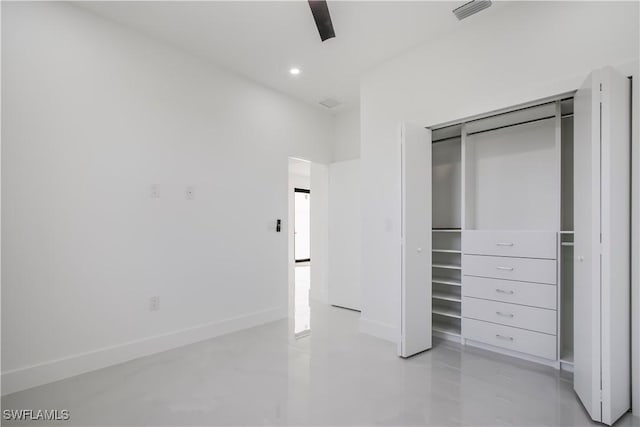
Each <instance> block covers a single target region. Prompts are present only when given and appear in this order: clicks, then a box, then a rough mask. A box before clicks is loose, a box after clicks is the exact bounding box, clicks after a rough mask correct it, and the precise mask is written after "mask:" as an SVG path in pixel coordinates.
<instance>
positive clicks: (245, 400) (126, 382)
mask: <svg viewBox="0 0 640 427" xmlns="http://www.w3.org/2000/svg"><path fill="white" fill-rule="evenodd" d="M312 316H313V325H314V326H313V331H312V333H311V335H310V336H307V337H304V338H300V339H294V338H292V331H290V330H289V326H288V322H287V321H286V320H283V321H278V322H274V323H270V324H267V325H264V326H260V327H256V328H252V329H248V330H245V331H241V332H237V333H233V334H229V335H226V336H222V337H218V338H214V339H211V340H208V341H204V342H201V343H197V344H193V345H189V346H186V347H182V348H179V349H175V350H171V351H167V352H164V353H160V354H156V355H153V356H149V357H145V358H142V359H138V360H134V361H131V362H127V363H124V364H121V365H117V366H113V367H109V368H105V369H102V370H99V371H95V372H91V373H88V374H84V375H80V376H77V377H74V378H70V379H66V380H62V381H58V382H56V383H52V384H48V385H44V386H41V387H37V388H33V389H30V390H26V391H23V392H19V393H14V394H11V395H8V396H5V397H3V398H2V407H3V409H17V408H32V409H45V408H46V409H55V408H58V409H69V410H70V412H71V421H70V423H68V422H60V423H59V424H62V425H69V424H71V425H112V426H113V425H123V426H124V425H323V426H324V425H438V426H445V425H446V426H449V425H451V426H455V425H473V426H497V425H526V426H573V425H589V424H590V422H589V420H588V419H587V417H586V414H585V412H584V410H583V409H582V407H581V405H580V404H579V403H578V401H577V400H576V398H575V396H574V394H573V391H572V388H571V378H570V377H566V376H562V375H560V374H559V373H558V372H557V371H555V370H553V369H550V368H546V367H541V366H538V365H535V364H531V363H527V362H523V361H519V360H514V359H510V358H507V357H503V356H499V355H496V354H494V353H489V352H485V351H482V350H478V349H473V348H461V347H460V346H459V345H457V344H453V343H447V342H437V343H436V345H435V347H434V348H433V349H432V350H430V351H428V352H425V353H422V354H420V355H418V356H415V357H413V358H411V359H408V360H402V359H400V358H398V357H396V355H395V346H394V345H393V344H391V343H388V342H386V341H382V340H379V339H376V338H373V337H370V336H367V335H363V334H360V333H358V332H357V322H358V317H359V313H357V312H353V311H348V310H344V309H339V308H334V307H327V306H322V305H312ZM37 425H45V424H44V423H37ZM594 425H595V424H594ZM616 425H619V426H625V427H626V426H640V421H639V419H638V418H637V417H633V416H631V415H627V416H625V417H624V418H623V419H622V420H621V421H620V422H619V423H618V424H616Z"/></svg>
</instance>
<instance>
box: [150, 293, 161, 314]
mask: <svg viewBox="0 0 640 427" xmlns="http://www.w3.org/2000/svg"><path fill="white" fill-rule="evenodd" d="M158 310H160V297H158V296H155V297H151V298H149V311H158Z"/></svg>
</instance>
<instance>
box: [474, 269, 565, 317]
mask: <svg viewBox="0 0 640 427" xmlns="http://www.w3.org/2000/svg"><path fill="white" fill-rule="evenodd" d="M462 295H464V296H468V297H474V298H484V299H490V300H495V301H502V302H509V303H513V304H522V305H528V306H532V307H540V308H548V309H551V310H556V309H557V307H558V306H557V298H558V293H557V288H556V287H555V286H553V285H543V284H540V283H527V282H515V281H513V280H501V279H490V278H486V277H474V276H463V277H462Z"/></svg>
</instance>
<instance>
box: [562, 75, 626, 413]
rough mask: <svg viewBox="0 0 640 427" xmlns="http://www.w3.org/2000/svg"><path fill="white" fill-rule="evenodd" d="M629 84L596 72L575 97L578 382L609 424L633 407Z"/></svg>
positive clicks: (584, 398) (587, 403)
mask: <svg viewBox="0 0 640 427" xmlns="http://www.w3.org/2000/svg"><path fill="white" fill-rule="evenodd" d="M628 84H629V83H628V81H627V79H626V78H625V77H623V76H621V75H619V74H617V73H616V72H615V71H614V70H612V69H610V68H607V69H604V70H598V71H594V72H593V73H592V74H591V75H590V76H589V77H588V78H587V80H586V81H585V82H584V84H583V85H582V87H581V88H580V89H579V90H578V91H577V92H576V95H575V98H574V231H575V243H574V245H575V250H574V253H575V259H574V389H575V391H576V393H577V394H578V397H579V398H580V400H581V402H582V404H583V405H584V407H585V408H586V410H587V412H588V413H589V415H590V416H591V418H592V419H593V420H595V421H599V422H603V423H605V424H609V425H610V424H612V423H613V422H615V420H616V419H617V418H619V417H620V416H621V415H622V414H623V413H624V412H626V410H627V409H628V408H629V388H630V383H629V376H630V373H629V326H630V325H629V321H630V320H629V311H628V310H629V303H628V301H629V294H628V292H629V276H628V275H629V241H628V233H629V133H628V132H629V92H628V91H629V86H628ZM625 92H626V93H625Z"/></svg>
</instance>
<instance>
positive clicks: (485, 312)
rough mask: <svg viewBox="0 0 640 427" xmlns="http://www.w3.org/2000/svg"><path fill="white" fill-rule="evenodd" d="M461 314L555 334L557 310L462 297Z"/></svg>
mask: <svg viewBox="0 0 640 427" xmlns="http://www.w3.org/2000/svg"><path fill="white" fill-rule="evenodd" d="M462 316H463V317H468V318H471V319H476V320H484V321H486V322H492V323H499V324H501V325H507V326H514V327H516V328H522V329H529V330H531V331H536V332H542V333H545V334H550V335H556V334H557V329H556V324H557V318H556V316H557V312H556V311H555V310H547V309H546V308H535V307H527V306H524V305H517V304H509V303H506V302H499V301H489V300H485V299H477V298H469V297H464V298H463V299H462Z"/></svg>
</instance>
